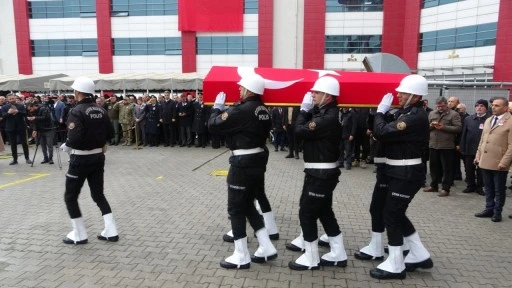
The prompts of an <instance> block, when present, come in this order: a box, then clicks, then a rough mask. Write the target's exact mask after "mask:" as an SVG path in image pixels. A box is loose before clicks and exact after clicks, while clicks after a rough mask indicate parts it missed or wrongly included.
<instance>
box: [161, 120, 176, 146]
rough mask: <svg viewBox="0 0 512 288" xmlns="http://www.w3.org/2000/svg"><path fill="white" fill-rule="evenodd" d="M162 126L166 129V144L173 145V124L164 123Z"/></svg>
mask: <svg viewBox="0 0 512 288" xmlns="http://www.w3.org/2000/svg"><path fill="white" fill-rule="evenodd" d="M162 126H163V127H162V128H163V130H164V145H171V143H174V137H173V136H174V135H173V133H172V128H171V124H170V123H163V124H162Z"/></svg>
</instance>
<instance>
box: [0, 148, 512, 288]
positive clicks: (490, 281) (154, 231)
mask: <svg viewBox="0 0 512 288" xmlns="http://www.w3.org/2000/svg"><path fill="white" fill-rule="evenodd" d="M7 148H8V147H7ZM32 152H33V150H31V153H32ZM223 152H225V150H221V149H218V150H213V149H210V148H207V149H200V148H163V147H159V148H145V149H143V150H139V151H136V150H133V149H132V148H128V147H114V148H112V149H110V151H109V152H108V153H107V165H106V183H105V187H106V194H107V197H108V200H109V201H110V203H111V206H112V209H113V211H114V215H115V217H116V219H117V223H118V229H119V231H120V237H121V240H120V242H118V243H104V242H100V241H99V240H96V237H95V236H96V234H97V233H99V232H100V231H101V230H102V225H103V222H102V218H101V215H100V212H99V209H98V208H97V207H96V206H95V205H94V203H93V201H92V200H91V197H90V195H89V190H88V187H87V186H86V187H84V189H83V193H82V195H81V197H80V204H81V208H82V212H83V214H84V216H85V220H86V226H87V229H88V233H89V244H87V245H81V246H68V245H64V244H62V242H61V239H62V237H63V236H65V235H66V233H67V232H69V230H70V222H69V219H68V215H67V212H66V210H65V206H64V203H63V192H64V179H65V176H64V174H65V172H66V169H67V161H66V160H67V155H65V156H63V159H64V162H65V163H63V166H64V167H63V169H62V170H59V169H58V167H57V165H52V166H49V165H41V164H39V162H40V161H41V160H42V159H41V158H42V156H41V155H40V154H39V155H38V157H37V158H36V164H35V165H34V167H33V168H31V167H30V166H29V165H26V164H24V163H20V164H19V165H17V166H15V167H12V166H8V165H7V164H8V162H9V161H10V160H9V159H0V286H1V287H293V288H298V287H511V286H512V284H511V283H512V240H511V239H512V220H510V219H508V218H505V219H504V221H503V222H501V223H493V222H491V221H490V220H489V219H477V218H475V217H473V214H474V213H475V212H478V211H480V210H481V209H482V207H483V203H484V202H483V201H484V198H483V197H482V196H479V195H475V194H472V195H466V194H462V193H461V192H460V191H461V190H462V189H463V183H462V182H456V187H455V188H454V189H453V190H452V194H453V195H451V196H450V197H447V198H439V197H437V196H436V195H435V194H434V193H424V192H419V193H418V194H417V197H416V199H414V201H413V203H412V205H411V207H410V209H409V213H408V215H409V216H410V218H411V219H412V221H413V222H414V223H415V224H416V226H417V228H418V231H419V233H420V235H421V236H422V238H423V240H424V243H425V245H426V246H427V248H428V249H429V250H430V252H431V254H432V258H433V260H434V263H435V264H434V265H435V266H434V268H433V269H431V270H430V271H428V272H414V273H408V275H407V279H405V280H403V281H401V280H394V281H377V280H374V279H372V278H370V276H369V274H368V272H369V270H370V269H371V268H373V267H375V265H378V263H371V262H362V261H358V260H355V259H354V258H353V256H352V255H353V253H354V251H356V250H357V249H358V248H359V247H360V246H362V245H366V242H367V241H368V239H369V238H368V237H369V234H370V231H369V226H370V218H369V213H368V212H367V211H368V206H369V203H370V195H371V191H372V187H373V184H374V179H375V176H374V174H373V173H372V169H371V168H369V169H366V170H363V169H361V168H353V169H352V170H351V171H343V174H342V176H341V177H340V183H339V185H338V187H337V188H336V191H335V204H334V209H335V213H336V215H337V217H338V220H339V222H340V224H341V226H342V231H343V235H344V238H345V240H344V241H345V247H346V249H347V253H348V254H349V261H348V267H347V268H344V269H341V268H321V269H320V270H319V271H306V272H297V271H290V270H289V269H288V267H287V265H288V262H289V261H290V260H293V259H295V258H296V257H298V256H299V255H300V254H298V253H294V252H291V251H287V250H286V249H285V248H284V245H285V243H286V242H287V241H289V240H290V239H293V238H294V237H296V236H297V234H298V231H299V227H298V220H297V219H298V217H297V213H298V199H299V195H300V190H301V185H302V179H303V173H302V160H295V159H284V156H285V152H272V153H271V159H270V163H269V165H268V172H267V174H266V178H267V182H266V189H267V193H268V194H269V198H270V200H271V203H272V205H273V208H274V210H275V213H276V216H277V222H278V226H279V229H280V235H281V239H280V240H279V241H276V242H274V243H275V245H276V247H277V249H278V253H279V257H278V259H277V260H276V261H272V262H270V263H268V264H263V265H259V264H253V265H252V266H251V269H250V270H245V271H228V270H224V269H222V268H220V267H219V261H220V260H221V259H222V258H223V257H226V256H228V255H230V254H231V253H232V249H233V245H232V244H228V243H223V242H222V234H223V233H224V232H225V231H227V230H229V223H228V220H227V218H226V198H227V197H226V187H225V177H223V176H217V177H216V176H210V173H211V172H212V171H213V170H217V169H226V168H227V167H228V164H227V157H228V154H227V153H223ZM209 160H211V161H209ZM208 161H209V162H208ZM504 212H505V216H506V215H508V214H509V213H512V209H510V204H509V203H507V205H506V207H505V211H504ZM249 235H252V233H249ZM256 247H257V241H256V239H255V238H254V237H252V236H251V237H249V249H250V250H251V251H252V252H254V251H255V249H256ZM326 251H327V250H326V249H325V248H321V252H326Z"/></svg>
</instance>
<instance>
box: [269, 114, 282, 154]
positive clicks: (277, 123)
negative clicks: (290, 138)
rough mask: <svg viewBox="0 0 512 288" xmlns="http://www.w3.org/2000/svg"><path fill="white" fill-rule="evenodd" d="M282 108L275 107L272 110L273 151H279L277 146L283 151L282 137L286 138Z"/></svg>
mask: <svg viewBox="0 0 512 288" xmlns="http://www.w3.org/2000/svg"><path fill="white" fill-rule="evenodd" d="M283 110H284V109H283V107H275V108H274V109H272V115H271V117H272V133H273V134H274V148H275V150H274V151H276V152H277V151H278V150H279V146H281V151H285V149H284V139H283V138H284V137H285V136H286V134H285V132H284V128H283Z"/></svg>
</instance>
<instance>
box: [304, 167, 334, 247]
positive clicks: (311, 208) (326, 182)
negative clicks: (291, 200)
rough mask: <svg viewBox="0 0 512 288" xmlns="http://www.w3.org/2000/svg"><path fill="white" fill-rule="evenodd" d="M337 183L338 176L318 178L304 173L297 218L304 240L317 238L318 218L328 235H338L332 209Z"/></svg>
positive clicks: (309, 240) (308, 240) (311, 240)
mask: <svg viewBox="0 0 512 288" xmlns="http://www.w3.org/2000/svg"><path fill="white" fill-rule="evenodd" d="M337 184H338V177H337V176H336V177H332V178H329V179H320V178H316V177H313V176H311V175H308V174H306V176H305V177H304V186H303V188H302V195H301V196H300V209H299V219H300V227H301V228H302V233H303V235H304V240H305V241H307V242H313V241H315V240H316V239H317V238H318V224H317V220H320V223H322V226H323V227H324V230H325V233H326V234H327V236H329V237H334V236H338V235H339V234H340V233H341V231H340V227H339V225H338V221H337V220H336V217H335V216H334V212H333V211H332V194H333V191H334V188H336V185H337Z"/></svg>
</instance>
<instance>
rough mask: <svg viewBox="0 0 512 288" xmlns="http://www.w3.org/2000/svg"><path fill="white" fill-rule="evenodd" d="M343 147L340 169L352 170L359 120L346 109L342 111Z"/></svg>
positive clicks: (341, 149)
mask: <svg viewBox="0 0 512 288" xmlns="http://www.w3.org/2000/svg"><path fill="white" fill-rule="evenodd" d="M340 120H341V121H340V122H341V129H342V131H343V132H342V134H341V145H340V151H341V155H340V159H339V160H338V162H339V166H340V168H343V167H345V169H347V170H350V169H351V168H352V154H353V152H354V137H355V135H356V129H357V122H356V121H357V120H356V119H354V113H352V111H351V110H350V109H349V108H347V107H345V108H343V109H342V110H341V115H340Z"/></svg>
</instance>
